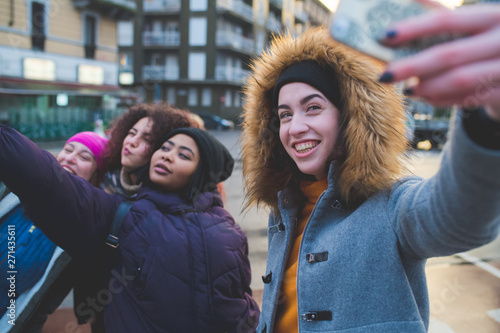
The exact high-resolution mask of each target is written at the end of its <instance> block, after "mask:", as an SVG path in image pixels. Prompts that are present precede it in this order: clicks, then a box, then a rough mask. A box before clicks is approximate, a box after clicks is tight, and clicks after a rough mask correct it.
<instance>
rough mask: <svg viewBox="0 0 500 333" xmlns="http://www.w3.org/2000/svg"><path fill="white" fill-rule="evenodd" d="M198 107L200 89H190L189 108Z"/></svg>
mask: <svg viewBox="0 0 500 333" xmlns="http://www.w3.org/2000/svg"><path fill="white" fill-rule="evenodd" d="M197 105H198V89H196V88H189V93H188V106H197Z"/></svg>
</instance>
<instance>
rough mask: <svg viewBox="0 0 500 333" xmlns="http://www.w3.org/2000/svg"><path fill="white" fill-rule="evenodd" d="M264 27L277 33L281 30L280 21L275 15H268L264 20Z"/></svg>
mask: <svg viewBox="0 0 500 333" xmlns="http://www.w3.org/2000/svg"><path fill="white" fill-rule="evenodd" d="M266 28H267V30H269V31H272V32H274V33H279V32H280V31H281V21H278V19H276V17H275V16H272V15H269V18H268V19H267V22H266Z"/></svg>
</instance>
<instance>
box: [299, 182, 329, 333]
mask: <svg viewBox="0 0 500 333" xmlns="http://www.w3.org/2000/svg"><path fill="white" fill-rule="evenodd" d="M326 191H328V189H326V190H324V191H323V192H322V193H321V195H320V196H319V197H318V200H317V201H316V204H315V205H314V208H313V210H312V212H311V215H309V218H308V219H307V222H306V226H305V227H304V231H302V239H301V240H300V245H299V254H298V258H297V274H296V276H297V278H296V279H295V290H296V291H297V322H298V325H299V327H297V330H298V331H299V332H300V329H299V328H300V320H301V316H300V313H299V312H300V311H299V264H300V253H301V252H302V243H303V242H304V235H305V234H306V230H307V227H309V222H310V221H311V220H312V218H313V216H314V212H315V211H316V207H318V204H319V202H320V201H321V198H322V197H323V195H324V194H325V192H326Z"/></svg>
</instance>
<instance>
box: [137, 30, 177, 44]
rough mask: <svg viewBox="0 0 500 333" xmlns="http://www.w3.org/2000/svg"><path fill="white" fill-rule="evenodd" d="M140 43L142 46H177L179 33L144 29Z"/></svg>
mask: <svg viewBox="0 0 500 333" xmlns="http://www.w3.org/2000/svg"><path fill="white" fill-rule="evenodd" d="M142 44H143V45H144V46H152V45H156V46H179V45H180V44H181V33H180V32H179V31H144V32H143V34H142Z"/></svg>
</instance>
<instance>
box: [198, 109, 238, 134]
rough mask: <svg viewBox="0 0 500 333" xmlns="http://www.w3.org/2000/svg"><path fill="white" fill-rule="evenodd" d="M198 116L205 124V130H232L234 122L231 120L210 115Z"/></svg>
mask: <svg viewBox="0 0 500 333" xmlns="http://www.w3.org/2000/svg"><path fill="white" fill-rule="evenodd" d="M198 115H199V116H200V118H201V119H202V120H203V122H204V123H205V128H206V129H217V130H232V129H234V122H232V121H231V120H227V119H223V118H221V117H219V116H216V115H214V114H211V113H198Z"/></svg>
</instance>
